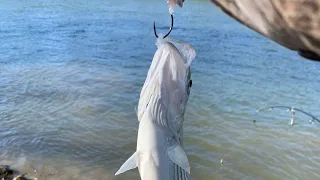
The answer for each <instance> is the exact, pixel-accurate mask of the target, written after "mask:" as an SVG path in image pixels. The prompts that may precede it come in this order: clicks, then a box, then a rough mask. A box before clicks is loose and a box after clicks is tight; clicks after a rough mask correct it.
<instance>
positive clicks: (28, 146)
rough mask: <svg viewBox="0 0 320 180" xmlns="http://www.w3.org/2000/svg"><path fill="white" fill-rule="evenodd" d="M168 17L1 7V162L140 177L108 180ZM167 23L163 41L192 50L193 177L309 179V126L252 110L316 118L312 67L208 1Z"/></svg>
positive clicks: (189, 132) (313, 132)
mask: <svg viewBox="0 0 320 180" xmlns="http://www.w3.org/2000/svg"><path fill="white" fill-rule="evenodd" d="M167 13H168V12H167V6H166V5H165V3H164V2H162V1H159V2H151V1H145V0H139V1H134V2H127V1H115V0H112V1H109V2H105V1H101V0H94V1H90V2H78V1H73V0H71V1H68V2H65V1H50V0H48V1H44V2H41V3H40V2H38V1H36V0H32V1H28V2H18V1H10V2H0V15H1V17H2V21H0V27H1V28H0V37H1V40H2V41H1V42H2V43H1V44H0V119H1V122H2V124H1V126H0V137H1V141H0V146H1V148H0V164H9V165H11V166H13V167H15V168H18V169H21V170H23V171H25V172H26V173H29V174H30V175H32V176H35V177H38V178H39V179H119V180H120V179H139V176H138V172H137V170H133V171H130V172H127V173H125V174H123V175H121V176H119V177H114V173H115V171H116V170H117V168H119V167H120V165H121V164H122V163H123V162H124V161H125V160H126V159H127V158H128V157H129V156H130V155H131V154H132V153H133V152H134V151H135V146H136V136H137V128H138V121H137V118H136V112H135V111H136V106H137V103H138V98H139V93H140V90H141V88H142V85H143V82H144V80H145V78H146V73H147V71H148V68H149V65H150V63H151V60H152V56H153V53H154V52H155V50H156V47H155V45H154V44H155V38H154V36H153V29H152V23H153V20H154V18H155V17H156V20H157V24H159V25H158V26H159V31H164V32H166V30H167V29H168V27H167V26H164V25H166V24H167V22H168V16H167V15H166V14H167ZM175 14H176V20H175V28H174V30H173V31H172V34H171V36H172V37H175V38H178V39H184V40H187V41H189V42H191V43H192V44H193V45H194V46H195V48H196V50H197V57H196V60H195V61H194V62H193V64H192V71H193V73H192V76H193V77H192V79H193V86H192V89H191V95H190V98H189V103H188V108H187V111H186V118H185V119H186V120H185V125H184V132H185V133H184V134H185V136H186V137H185V143H184V144H185V148H186V152H187V154H188V156H189V160H190V163H191V173H192V178H193V179H208V180H211V179H319V178H320V173H319V172H318V170H317V167H318V166H319V165H320V164H319V162H320V157H319V156H318V155H319V154H320V149H319V147H320V140H319V139H320V135H319V131H318V130H319V128H320V125H319V124H314V125H309V124H308V122H309V120H310V119H309V118H308V117H306V116H304V115H302V114H299V113H296V116H297V119H296V122H297V123H298V124H296V125H295V126H288V122H289V120H290V118H291V117H290V113H287V112H285V111H281V110H277V111H272V112H263V113H262V112H261V113H258V114H257V113H256V112H255V111H256V110H257V109H259V108H263V107H266V106H270V105H278V104H280V105H288V106H294V107H297V108H301V109H304V110H307V111H308V112H311V113H313V114H314V115H316V116H318V117H319V116H320V114H319V113H318V111H317V109H318V107H320V102H319V101H318V97H319V95H320V91H319V89H320V87H319V84H320V81H319V80H318V77H319V75H320V74H319V71H318V69H319V68H320V64H319V63H314V62H311V61H303V60H301V59H300V58H299V57H298V56H296V55H295V54H294V53H292V52H290V51H288V50H285V49H283V48H282V47H280V46H278V45H276V44H274V43H273V42H271V41H268V40H266V39H264V38H263V37H261V36H260V35H258V34H256V33H253V32H252V31H250V30H248V29H246V28H245V27H243V26H241V25H239V24H237V23H235V21H234V20H231V19H230V18H228V17H227V16H225V15H223V14H222V13H221V12H220V11H218V10H217V9H215V8H214V6H212V5H211V4H209V3H208V2H202V1H200V2H199V1H188V2H187V3H186V4H185V7H184V8H183V9H177V10H176V12H175ZM161 25H162V26H161ZM253 120H256V123H255V124H254V123H253V122H252V121H253ZM221 159H224V164H223V166H221V165H220V160H221ZM34 170H36V172H34Z"/></svg>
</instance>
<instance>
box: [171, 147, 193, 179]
mask: <svg viewBox="0 0 320 180" xmlns="http://www.w3.org/2000/svg"><path fill="white" fill-rule="evenodd" d="M167 153H168V156H169V157H170V159H171V161H173V162H174V163H176V164H177V165H178V166H180V167H181V168H182V169H184V170H185V171H187V172H188V173H189V174H190V164H189V161H188V157H187V155H186V153H185V152H184V150H183V148H182V146H181V145H180V144H178V143H177V144H174V145H173V146H171V147H169V148H168V150H167Z"/></svg>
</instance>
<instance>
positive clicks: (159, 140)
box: [116, 37, 195, 180]
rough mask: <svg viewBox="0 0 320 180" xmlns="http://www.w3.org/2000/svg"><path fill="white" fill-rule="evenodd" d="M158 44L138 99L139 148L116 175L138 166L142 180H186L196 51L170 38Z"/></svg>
mask: <svg viewBox="0 0 320 180" xmlns="http://www.w3.org/2000/svg"><path fill="white" fill-rule="evenodd" d="M157 45H158V50H157V51H156V53H155V55H154V58H153V60H152V63H151V66H150V69H149V71H148V75H147V78H146V80H145V83H144V85H143V88H142V90H141V94H140V99H139V105H138V113H137V116H138V120H139V121H140V123H139V131H138V139H137V149H136V152H135V153H134V154H133V155H132V156H131V157H130V158H129V159H128V160H127V161H126V162H125V163H124V164H123V165H122V166H121V167H120V169H119V170H118V171H117V172H116V175H118V174H121V173H123V172H125V171H127V170H130V169H134V168H136V167H138V169H139V173H140V177H141V179H142V180H187V179H188V178H189V174H190V165H189V162H188V158H187V155H186V153H185V152H184V149H183V144H182V142H183V135H182V134H183V128H182V125H183V121H184V113H185V110H186V105H187V101H188V97H189V94H190V87H191V85H192V81H191V79H190V78H191V71H190V64H191V61H192V60H193V59H194V57H195V50H194V48H193V47H192V46H191V45H190V44H188V43H186V42H184V41H176V40H173V39H169V38H168V40H163V39H162V38H161V37H159V38H158V43H157Z"/></svg>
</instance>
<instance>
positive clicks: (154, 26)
mask: <svg viewBox="0 0 320 180" xmlns="http://www.w3.org/2000/svg"><path fill="white" fill-rule="evenodd" d="M172 27H173V15H172V14H171V26H170V30H169V32H168V33H167V34H166V35H164V36H163V39H164V38H166V37H167V36H169V34H170V33H171V31H172ZM153 31H154V35H155V36H156V37H157V38H158V35H157V30H156V22H155V21H154V23H153Z"/></svg>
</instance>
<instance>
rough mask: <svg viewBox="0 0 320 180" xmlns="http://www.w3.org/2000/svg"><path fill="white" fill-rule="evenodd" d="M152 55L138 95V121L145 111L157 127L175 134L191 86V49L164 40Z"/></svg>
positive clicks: (180, 124) (178, 130) (180, 43)
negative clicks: (155, 122) (165, 128)
mask: <svg viewBox="0 0 320 180" xmlns="http://www.w3.org/2000/svg"><path fill="white" fill-rule="evenodd" d="M157 46H158V50H157V51H156V53H155V55H154V58H153V60H152V63H151V66H150V68H149V71H148V75H147V78H146V80H145V83H144V85H143V88H142V90H141V94H140V100H139V105H138V119H139V120H141V119H142V116H143V114H144V113H145V111H146V110H147V109H149V111H150V112H152V116H153V117H155V118H153V119H154V120H156V121H157V124H160V125H161V126H164V127H169V128H170V130H171V132H172V133H173V134H175V135H176V134H179V132H180V129H181V127H182V122H183V116H184V113H185V109H186V106H187V102H188V98H189V94H190V88H191V85H192V80H191V70H190V64H191V61H192V60H193V58H194V57H195V50H194V48H193V47H192V46H191V45H190V44H188V43H186V42H184V41H177V40H174V39H171V38H166V39H165V40H162V41H161V42H158V43H157Z"/></svg>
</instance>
